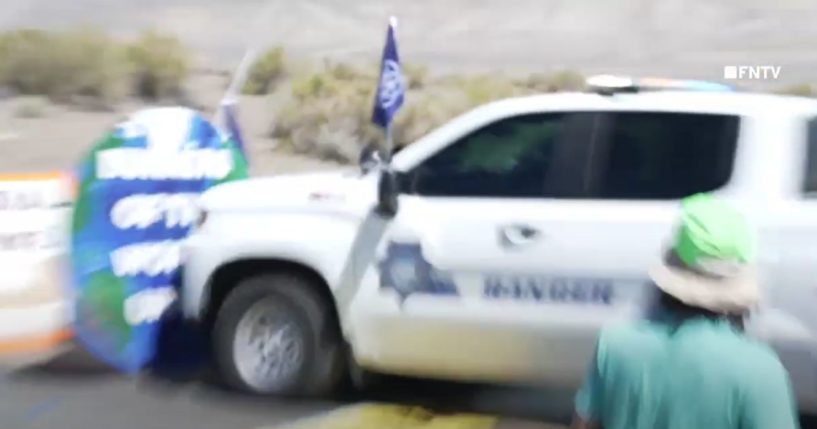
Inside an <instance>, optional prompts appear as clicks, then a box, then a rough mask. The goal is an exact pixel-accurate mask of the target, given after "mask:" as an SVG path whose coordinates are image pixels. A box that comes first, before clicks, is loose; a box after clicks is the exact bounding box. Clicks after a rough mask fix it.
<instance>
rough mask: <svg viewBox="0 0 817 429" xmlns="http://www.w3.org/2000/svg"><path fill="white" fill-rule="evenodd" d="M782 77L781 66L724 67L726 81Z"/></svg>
mask: <svg viewBox="0 0 817 429" xmlns="http://www.w3.org/2000/svg"><path fill="white" fill-rule="evenodd" d="M779 77H780V66H724V67H723V78H724V79H754V80H772V79H777V78H779Z"/></svg>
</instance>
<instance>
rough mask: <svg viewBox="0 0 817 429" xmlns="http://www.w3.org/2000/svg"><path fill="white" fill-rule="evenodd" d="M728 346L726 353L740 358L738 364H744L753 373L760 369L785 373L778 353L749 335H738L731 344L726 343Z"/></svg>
mask: <svg viewBox="0 0 817 429" xmlns="http://www.w3.org/2000/svg"><path fill="white" fill-rule="evenodd" d="M724 345H725V346H727V347H726V348H725V349H724V351H725V352H727V353H729V354H730V355H732V356H740V359H737V360H736V362H742V363H743V364H744V366H745V367H747V368H748V369H750V370H752V371H756V370H758V369H760V368H763V369H765V370H766V371H770V372H779V373H783V372H785V371H786V370H785V368H784V367H783V363H782V362H780V358H779V357H778V356H777V353H776V352H775V351H774V349H772V348H771V347H770V346H769V345H768V344H766V343H763V342H761V341H759V340H756V339H754V338H751V337H749V336H747V335H738V336H735V337H734V338H733V340H732V341H730V342H725V343H724Z"/></svg>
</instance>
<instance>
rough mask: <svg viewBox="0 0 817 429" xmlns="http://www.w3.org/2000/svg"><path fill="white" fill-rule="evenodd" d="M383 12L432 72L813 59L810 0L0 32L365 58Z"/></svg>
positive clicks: (55, 12)
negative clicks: (143, 38) (82, 34)
mask: <svg viewBox="0 0 817 429" xmlns="http://www.w3.org/2000/svg"><path fill="white" fill-rule="evenodd" d="M389 14H395V15H397V16H398V17H399V18H400V23H401V24H400V29H399V41H400V50H401V53H402V54H403V58H404V61H410V62H413V63H421V64H427V65H429V66H431V67H432V68H433V69H435V70H446V69H457V70H463V69H466V70H473V69H494V70H506V71H514V70H526V71H531V70H547V69H552V68H558V67H570V68H575V69H580V70H582V71H585V72H627V73H639V74H660V75H668V74H669V75H674V76H680V77H697V78H704V79H721V78H722V77H723V66H725V65H730V64H737V65H779V66H782V67H783V71H782V74H781V76H780V80H781V81H782V82H801V81H811V80H814V79H815V76H814V72H813V70H815V66H817V49H814V43H813V41H814V40H815V39H816V38H817V26H815V25H814V22H815V21H817V2H814V1H813V0H775V1H770V0H605V1H598V0H412V1H405V0H297V1H294V0H231V1H224V0H138V1H137V0H72V1H65V0H0V29H2V28H12V27H19V26H36V27H46V28H63V27H70V26H75V25H79V24H90V25H97V26H102V27H105V28H107V29H109V30H111V31H113V32H115V33H116V34H120V35H123V36H126V35H131V34H133V33H135V32H138V31H140V30H142V29H145V28H159V29H161V30H162V31H170V32H174V33H176V34H177V35H179V36H180V37H182V38H183V40H185V41H186V42H187V43H188V44H189V45H190V47H192V48H193V49H194V50H195V51H196V52H197V53H199V55H200V59H201V60H202V61H203V62H205V63H209V64H215V65H220V66H227V67H232V65H233V64H235V63H236V62H237V61H238V58H240V56H241V54H242V51H243V49H244V47H245V46H246V45H247V43H248V41H250V40H253V41H254V43H256V44H257V45H261V46H263V45H270V44H280V45H283V46H285V47H286V48H288V49H289V51H290V52H291V53H294V54H297V55H304V56H309V57H315V58H319V57H333V58H347V59H355V60H363V61H371V62H374V61H376V59H377V55H378V53H379V51H380V49H381V43H382V39H383V33H384V30H385V29H384V25H385V20H386V17H387V16H388V15H389Z"/></svg>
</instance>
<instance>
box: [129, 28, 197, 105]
mask: <svg viewBox="0 0 817 429" xmlns="http://www.w3.org/2000/svg"><path fill="white" fill-rule="evenodd" d="M127 57H128V62H129V63H130V64H131V65H132V67H133V85H134V86H133V87H134V89H135V91H136V94H137V95H139V96H140V97H143V98H147V99H164V98H177V97H179V96H180V95H181V93H182V92H183V87H184V82H185V80H186V79H187V77H188V76H189V74H190V56H189V54H188V52H187V50H186V48H185V47H184V45H183V44H182V43H181V41H179V39H178V38H176V37H174V36H169V35H164V34H159V33H156V32H153V31H148V32H146V33H144V34H142V36H141V37H140V38H139V39H138V40H136V41H135V42H133V43H131V44H129V45H128V46H127Z"/></svg>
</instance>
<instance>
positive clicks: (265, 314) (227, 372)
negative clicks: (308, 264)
mask: <svg viewBox="0 0 817 429" xmlns="http://www.w3.org/2000/svg"><path fill="white" fill-rule="evenodd" d="M325 301H326V300H325V299H323V298H322V297H321V295H320V294H319V293H318V292H317V290H316V285H314V284H312V282H311V281H310V280H309V279H307V278H304V277H303V276H299V275H297V274H295V273H272V274H270V273H267V274H260V275H257V276H254V277H250V278H248V279H246V280H243V281H242V282H240V283H239V284H238V285H236V287H235V288H234V289H233V290H232V291H231V292H230V293H229V294H228V295H227V297H226V299H225V301H224V303H223V304H222V306H221V308H220V309H219V312H218V315H217V317H216V321H215V326H214V327H213V347H214V356H215V359H216V364H217V366H218V368H219V372H220V374H221V375H222V376H223V377H224V379H225V381H226V382H227V383H229V384H230V385H232V386H233V387H236V388H238V389H240V390H244V391H249V392H252V393H257V394H269V395H285V396H304V395H305V396H319V395H325V394H328V393H331V392H332V391H333V390H334V389H335V388H336V387H337V386H338V385H339V383H341V381H342V380H343V375H344V369H345V366H344V364H343V353H342V346H341V341H340V335H339V333H338V329H337V326H336V322H335V321H334V320H333V318H332V316H331V315H332V314H334V313H333V312H332V311H330V310H331V308H329V306H330V305H331V303H327V302H325Z"/></svg>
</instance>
